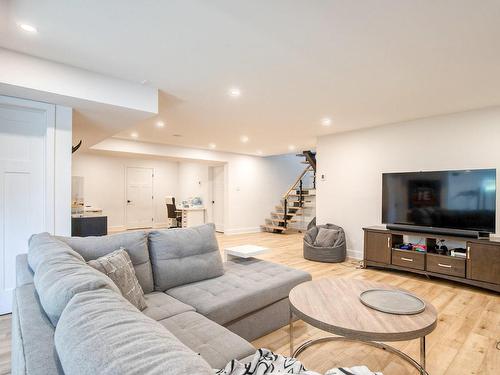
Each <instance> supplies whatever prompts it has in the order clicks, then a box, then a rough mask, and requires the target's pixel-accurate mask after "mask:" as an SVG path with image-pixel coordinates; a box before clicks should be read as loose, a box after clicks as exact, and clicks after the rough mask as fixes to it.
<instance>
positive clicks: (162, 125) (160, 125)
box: [155, 120, 165, 128]
mask: <svg viewBox="0 0 500 375" xmlns="http://www.w3.org/2000/svg"><path fill="white" fill-rule="evenodd" d="M155 125H156V127H157V128H164V127H165V123H164V122H163V121H161V120H160V121H156V124H155Z"/></svg>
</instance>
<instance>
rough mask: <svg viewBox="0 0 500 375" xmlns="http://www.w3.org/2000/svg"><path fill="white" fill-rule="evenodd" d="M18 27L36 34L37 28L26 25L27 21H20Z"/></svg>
mask: <svg viewBox="0 0 500 375" xmlns="http://www.w3.org/2000/svg"><path fill="white" fill-rule="evenodd" d="M19 27H20V28H21V29H23V30H24V31H27V32H28V33H32V34H36V32H37V30H36V27H35V26H32V25H28V24H27V23H20V24H19Z"/></svg>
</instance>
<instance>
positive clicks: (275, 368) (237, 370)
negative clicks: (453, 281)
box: [215, 349, 382, 375]
mask: <svg viewBox="0 0 500 375" xmlns="http://www.w3.org/2000/svg"><path fill="white" fill-rule="evenodd" d="M215 374H216V375H271V374H272V375H274V374H294V375H320V374H318V373H317V372H314V371H308V370H306V368H305V367H304V366H303V365H302V363H300V361H298V360H297V359H295V358H289V357H285V356H282V355H280V354H275V353H273V352H272V351H270V350H268V349H259V350H257V352H256V353H255V354H254V356H253V359H252V361H251V362H248V363H246V364H243V363H240V362H239V361H237V360H236V359H233V360H232V361H231V362H229V363H228V364H227V365H226V367H224V368H223V369H220V370H215ZM325 375H382V373H380V372H377V373H374V372H371V371H370V370H369V369H368V368H367V367H366V366H356V367H351V368H334V369H331V370H328V371H327V372H326V374H325Z"/></svg>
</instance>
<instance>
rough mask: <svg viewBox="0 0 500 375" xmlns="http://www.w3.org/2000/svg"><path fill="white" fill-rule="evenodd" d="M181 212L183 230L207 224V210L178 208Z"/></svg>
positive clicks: (201, 208)
mask: <svg viewBox="0 0 500 375" xmlns="http://www.w3.org/2000/svg"><path fill="white" fill-rule="evenodd" d="M177 210H178V211H181V215H182V216H181V217H182V220H181V223H182V227H183V228H190V227H196V226H198V225H203V224H205V208H203V207H200V208H197V207H192V208H178V209H177Z"/></svg>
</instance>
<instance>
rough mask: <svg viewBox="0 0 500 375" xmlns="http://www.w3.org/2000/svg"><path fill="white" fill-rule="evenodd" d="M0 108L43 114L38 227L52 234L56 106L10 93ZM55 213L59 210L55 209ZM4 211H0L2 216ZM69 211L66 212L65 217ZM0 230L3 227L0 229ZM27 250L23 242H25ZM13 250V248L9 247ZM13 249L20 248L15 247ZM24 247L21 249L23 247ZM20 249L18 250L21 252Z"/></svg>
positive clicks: (0, 305) (3, 307)
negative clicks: (42, 163) (41, 211)
mask: <svg viewBox="0 0 500 375" xmlns="http://www.w3.org/2000/svg"><path fill="white" fill-rule="evenodd" d="M0 107H4V108H9V107H17V108H19V109H23V110H26V111H31V112H42V113H44V115H45V135H44V137H43V138H44V139H43V147H44V167H43V168H44V171H43V186H42V189H43V196H44V199H45V202H44V204H43V209H44V213H43V215H42V217H43V219H42V220H43V222H42V226H43V228H44V230H45V231H47V232H49V233H52V234H54V231H55V223H56V217H55V216H56V196H55V189H56V186H55V178H56V176H55V164H56V148H55V145H56V106H55V105H54V104H48V103H42V102H37V101H33V100H28V99H21V98H14V97H10V96H4V95H0ZM0 208H1V209H3V207H0ZM58 213H59V212H58ZM3 214H4V212H3V211H2V212H0V215H3ZM69 215H70V212H68V218H69ZM1 230H3V228H1ZM26 249H27V245H26ZM12 250H14V249H12ZM16 250H17V251H19V250H21V249H16ZM23 250H24V249H23ZM23 250H21V252H22V251H23ZM5 251H8V249H3V250H2V253H0V256H1V258H2V259H1V262H0V271H1V275H2V277H4V276H3V275H5V272H3V271H4V267H5V266H6V265H5V263H4V259H5V257H4V254H5ZM5 281H6V280H3V279H2V280H0V286H1V287H0V314H4V313H9V312H11V311H12V292H13V289H4V287H5V285H4V282H5Z"/></svg>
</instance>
